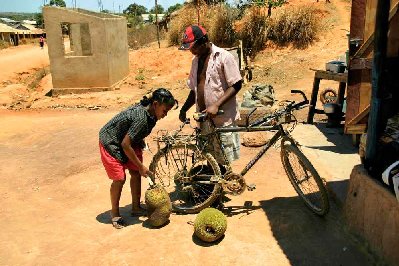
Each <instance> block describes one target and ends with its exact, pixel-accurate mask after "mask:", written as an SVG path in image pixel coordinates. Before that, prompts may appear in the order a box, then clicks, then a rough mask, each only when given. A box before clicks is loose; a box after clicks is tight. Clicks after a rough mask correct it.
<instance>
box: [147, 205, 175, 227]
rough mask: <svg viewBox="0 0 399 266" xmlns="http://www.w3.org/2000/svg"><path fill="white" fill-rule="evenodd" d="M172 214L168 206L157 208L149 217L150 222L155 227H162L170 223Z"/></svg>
mask: <svg viewBox="0 0 399 266" xmlns="http://www.w3.org/2000/svg"><path fill="white" fill-rule="evenodd" d="M170 213H171V209H170V208H169V206H167V205H166V206H163V207H160V208H157V209H155V210H154V211H153V212H152V213H151V215H149V216H148V222H149V223H150V224H151V225H152V226H155V227H159V226H162V225H164V224H166V223H167V222H168V221H169V217H170Z"/></svg>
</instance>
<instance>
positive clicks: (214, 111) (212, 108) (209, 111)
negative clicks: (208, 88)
mask: <svg viewBox="0 0 399 266" xmlns="http://www.w3.org/2000/svg"><path fill="white" fill-rule="evenodd" d="M218 111H219V106H217V105H216V104H212V105H211V106H209V107H208V108H206V109H205V111H204V112H206V113H207V114H208V115H209V116H210V117H214V116H216V115H217V113H218Z"/></svg>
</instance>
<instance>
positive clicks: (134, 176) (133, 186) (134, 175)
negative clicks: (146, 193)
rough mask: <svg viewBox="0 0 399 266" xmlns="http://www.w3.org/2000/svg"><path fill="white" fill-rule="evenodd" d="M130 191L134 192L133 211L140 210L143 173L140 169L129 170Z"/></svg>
mask: <svg viewBox="0 0 399 266" xmlns="http://www.w3.org/2000/svg"><path fill="white" fill-rule="evenodd" d="M129 173H130V176H131V178H130V191H131V193H132V212H137V211H140V210H141V208H140V198H141V175H140V173H139V172H138V171H133V170H129Z"/></svg>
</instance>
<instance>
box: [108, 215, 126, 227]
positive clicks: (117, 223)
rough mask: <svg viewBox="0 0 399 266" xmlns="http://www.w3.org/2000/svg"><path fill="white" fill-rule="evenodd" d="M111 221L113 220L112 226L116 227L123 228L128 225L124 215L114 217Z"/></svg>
mask: <svg viewBox="0 0 399 266" xmlns="http://www.w3.org/2000/svg"><path fill="white" fill-rule="evenodd" d="M111 221H112V226H113V227H115V228H116V229H121V228H123V227H125V226H126V224H125V221H124V220H123V218H122V217H119V216H117V217H114V218H112V219H111Z"/></svg>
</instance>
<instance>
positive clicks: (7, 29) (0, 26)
mask: <svg viewBox="0 0 399 266" xmlns="http://www.w3.org/2000/svg"><path fill="white" fill-rule="evenodd" d="M17 31H18V30H17V29H14V28H13V27H10V26H8V25H6V24H3V23H0V32H17Z"/></svg>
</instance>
